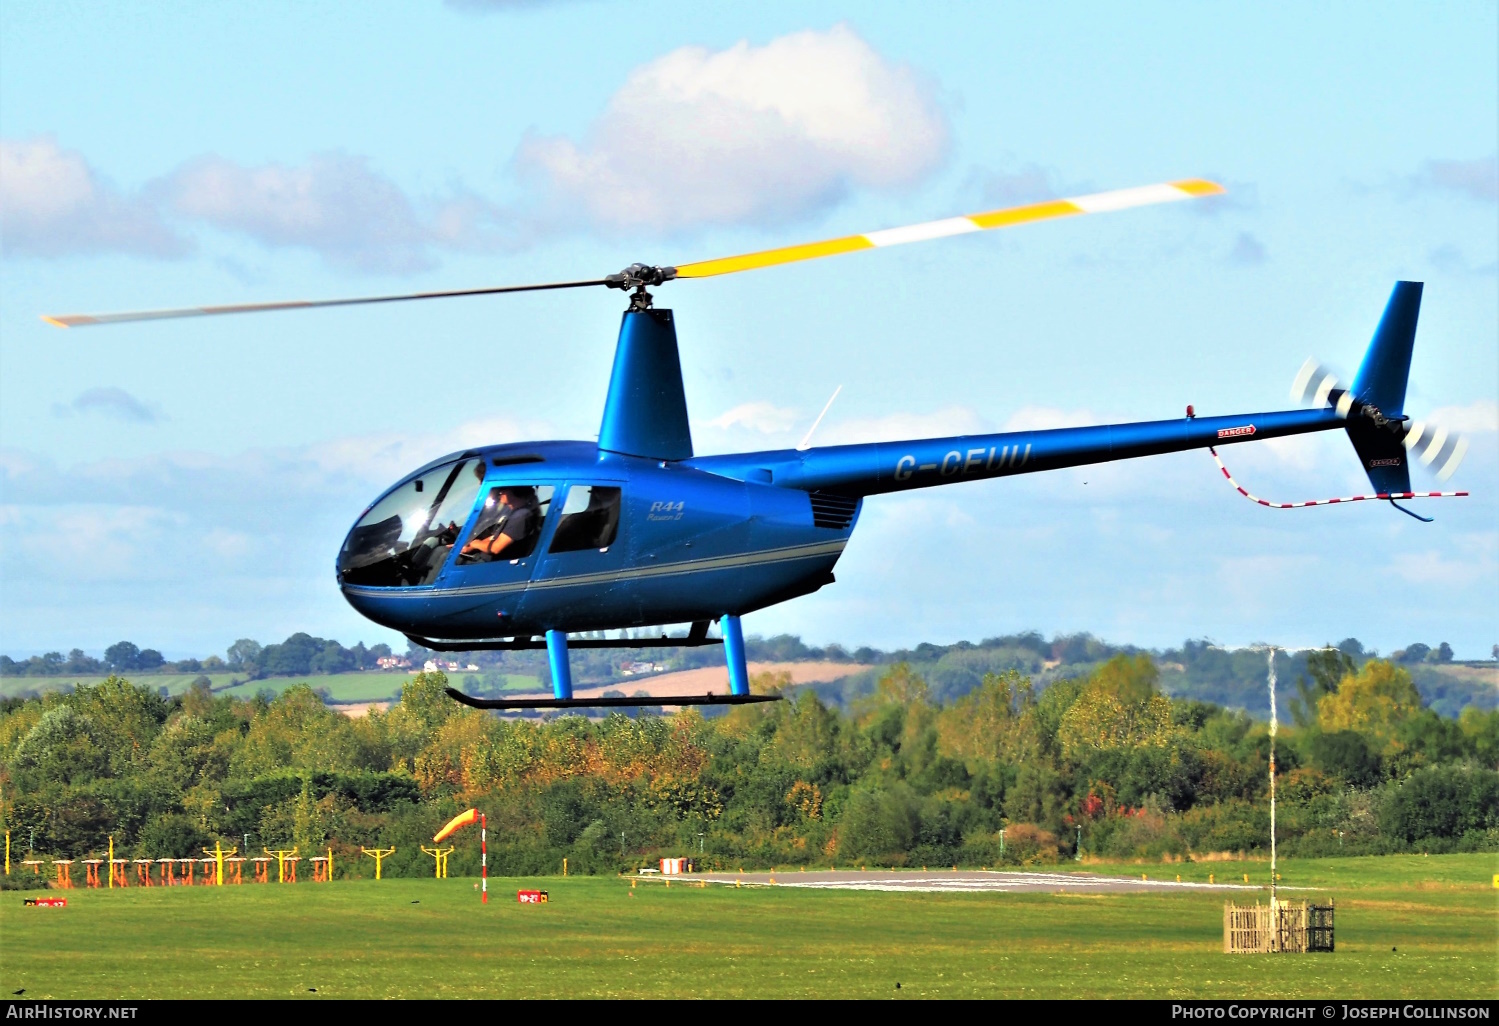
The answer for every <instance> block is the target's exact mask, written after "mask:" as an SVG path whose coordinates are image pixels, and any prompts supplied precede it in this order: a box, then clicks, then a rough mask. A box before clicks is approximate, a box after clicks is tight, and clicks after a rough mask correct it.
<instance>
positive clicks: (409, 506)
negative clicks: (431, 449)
mask: <svg viewBox="0 0 1499 1026" xmlns="http://www.w3.org/2000/svg"><path fill="white" fill-rule="evenodd" d="M483 483H484V461H483V460H476V459H475V460H459V461H457V462H455V463H444V464H442V465H441V466H438V467H434V468H432V469H431V470H428V471H425V472H424V473H422V474H420V475H418V476H416V477H413V478H411V479H409V480H407V481H403V482H402V483H401V484H399V485H397V486H396V487H395V488H393V489H391V490H390V492H388V493H387V494H386V495H385V496H384V497H383V498H381V499H380V501H378V502H376V503H375V504H374V506H372V507H370V511H369V512H368V513H366V514H365V515H364V516H363V517H361V518H360V519H359V523H358V524H356V525H354V529H353V530H352V531H350V532H349V537H348V538H346V539H345V540H344V547H343V551H342V552H341V553H339V557H338V572H339V579H340V580H341V581H343V582H344V583H345V584H359V585H367V586H374V587H386V588H399V587H410V586H413V585H419V584H431V583H432V582H433V581H434V580H436V578H437V575H438V573H439V572H440V571H441V570H442V566H443V564H444V563H445V562H447V558H448V553H449V552H451V551H452V549H453V543H454V542H456V541H457V540H458V534H459V532H460V531H462V530H463V524H464V521H466V520H467V519H468V514H469V511H470V510H471V509H473V506H474V498H475V496H477V495H478V494H479V489H480V487H481V486H482V485H483Z"/></svg>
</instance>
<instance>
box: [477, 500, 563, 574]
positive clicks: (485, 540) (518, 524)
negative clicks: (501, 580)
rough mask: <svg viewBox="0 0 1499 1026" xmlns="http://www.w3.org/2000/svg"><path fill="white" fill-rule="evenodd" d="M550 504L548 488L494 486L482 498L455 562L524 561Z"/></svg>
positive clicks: (538, 536) (534, 544) (533, 546)
mask: <svg viewBox="0 0 1499 1026" xmlns="http://www.w3.org/2000/svg"><path fill="white" fill-rule="evenodd" d="M551 505H552V488H551V486H549V485H542V486H540V487H536V486H532V485H523V484H504V485H496V486H495V487H493V488H491V489H490V490H489V494H488V495H487V496H485V498H484V503H483V505H482V506H481V507H480V509H479V516H478V518H477V519H476V520H475V521H474V529H473V530H472V531H470V532H469V535H468V539H467V540H466V541H465V542H464V543H463V548H462V549H461V550H459V553H458V563H459V565H463V564H465V563H492V562H494V561H496V560H502V559H504V560H512V561H513V560H519V559H525V558H526V557H527V556H529V555H530V554H531V552H532V550H534V549H535V548H536V541H537V539H538V538H540V537H541V527H542V524H543V523H545V522H546V515H547V511H548V510H549V509H550V508H551Z"/></svg>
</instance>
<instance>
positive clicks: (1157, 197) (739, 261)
mask: <svg viewBox="0 0 1499 1026" xmlns="http://www.w3.org/2000/svg"><path fill="white" fill-rule="evenodd" d="M1224 191H1225V190H1224V188H1223V186H1221V185H1219V184H1218V183H1217V182H1209V181H1205V180H1203V179H1201V178H1188V179H1184V180H1182V181H1179V182H1166V183H1163V184H1160V185H1145V186H1141V187H1139V188H1136V189H1116V190H1114V191H1113V192H1095V193H1093V194H1091V195H1088V196H1074V197H1072V198H1071V199H1059V200H1047V201H1046V202H1044V203H1031V204H1028V205H1026V206H1023V207H1007V208H1005V209H1003V210H990V211H987V212H985V213H982V214H968V215H966V216H964V217H948V218H944V219H943V220H940V221H926V222H923V223H922V224H912V225H907V226H906V227H904V228H887V229H885V230H884V231H878V232H866V233H865V234H863V235H845V236H843V237H842V238H838V239H824V240H823V241H821V242H804V243H802V244H801V245H799V246H783V247H781V248H779V249H766V250H761V251H760V252H758V253H744V254H741V255H740V256H731V257H720V258H719V259H717V260H700V261H698V262H697V263H692V264H678V265H677V267H676V277H678V278H708V277H712V276H713V275H716V274H732V273H734V272H735V271H752V270H754V269H756V268H759V267H774V266H775V265H777V264H792V263H796V262H798V261H800V260H814V259H816V258H817V257H825V256H836V255H838V254H839V253H852V252H854V251H855V250H860V249H876V248H879V247H881V246H900V245H903V244H905V243H907V242H925V241H927V240H928V239H942V238H946V237H947V236H949V235H965V234H967V233H968V232H982V231H987V230H989V229H990V228H1008V227H1010V226H1011V225H1016V224H1026V223H1028V222H1030V221H1049V220H1052V219H1053V218H1058V217H1071V216H1072V215H1074V214H1102V213H1106V212H1108V211H1111V210H1127V209H1129V208H1130V207H1144V206H1150V205H1151V204H1154V203H1174V202H1176V201H1177V200H1185V199H1194V198H1196V197H1198V196H1213V195H1216V194H1218V193H1221V192H1224Z"/></svg>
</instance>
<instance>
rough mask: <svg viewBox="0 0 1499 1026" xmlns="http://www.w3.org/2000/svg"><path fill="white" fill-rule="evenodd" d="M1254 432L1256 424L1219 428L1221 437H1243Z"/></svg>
mask: <svg viewBox="0 0 1499 1026" xmlns="http://www.w3.org/2000/svg"><path fill="white" fill-rule="evenodd" d="M1252 434H1254V425H1253V424H1245V425H1244V426H1243V427H1231V428H1219V429H1218V437H1219V438H1241V437H1243V436H1244V435H1252Z"/></svg>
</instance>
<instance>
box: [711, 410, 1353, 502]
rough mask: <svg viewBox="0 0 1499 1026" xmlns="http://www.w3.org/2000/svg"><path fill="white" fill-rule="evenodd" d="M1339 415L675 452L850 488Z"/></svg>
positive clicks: (1012, 468) (1218, 439) (799, 481)
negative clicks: (699, 454) (800, 447)
mask: <svg viewBox="0 0 1499 1026" xmlns="http://www.w3.org/2000/svg"><path fill="white" fill-rule="evenodd" d="M1344 426H1345V421H1344V420H1343V419H1342V418H1341V417H1339V416H1338V413H1337V411H1335V410H1331V409H1317V410H1282V411H1276V412H1269V413H1247V414H1239V415H1235V416H1228V417H1200V418H1195V419H1194V418H1188V419H1183V420H1158V421H1144V422H1138V423H1132V424H1104V425H1099V426H1096V427H1079V428H1058V429H1053V430H1048V431H1016V432H1006V433H1004V434H993V435H958V436H955V437H950V438H926V439H918V440H913V441H905V442H876V443H872V444H867V445H840V446H829V447H827V448H821V449H808V450H806V451H802V452H798V451H797V450H795V449H780V450H773V451H768V452H758V453H740V454H735V455H729V456H703V457H697V458H695V459H691V460H687V461H685V462H686V464H687V465H689V466H693V467H696V468H698V469H700V470H705V471H708V472H709V473H715V474H720V475H722V476H724V477H731V478H736V479H739V480H758V481H764V482H766V483H773V484H776V485H779V486H781V487H785V488H797V489H802V490H805V491H825V492H834V493H837V494H841V495H847V496H852V497H863V496H866V495H880V494H884V493H887V492H899V491H906V490H908V489H912V488H930V487H934V486H936V485H945V484H957V483H958V482H960V481H976V480H986V479H989V478H995V477H1010V476H1012V475H1016V474H1032V473H1036V472H1038V471H1044V470H1061V469H1063V468H1066V467H1076V466H1083V465H1087V464H1093V463H1109V462H1113V461H1114V460H1125V459H1135V458H1137V457H1141V456H1155V455H1159V454H1161V453H1167V452H1180V451H1182V450H1186V449H1206V448H1209V447H1211V446H1215V445H1228V444H1232V443H1235V442H1251V441H1256V440H1258V439H1263V438H1281V437H1285V436H1287V435H1299V434H1306V433H1308V432H1313V431H1331V430H1334V429H1340V428H1343V427H1344Z"/></svg>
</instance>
